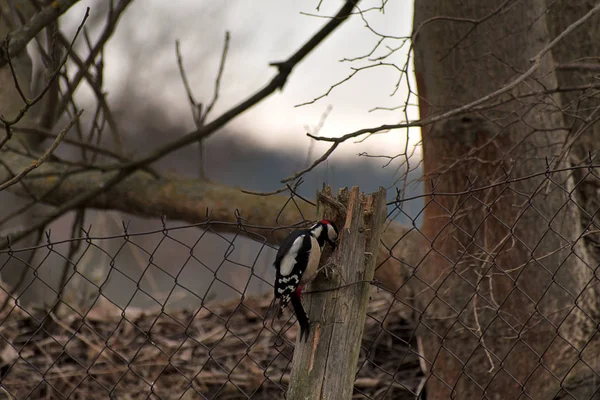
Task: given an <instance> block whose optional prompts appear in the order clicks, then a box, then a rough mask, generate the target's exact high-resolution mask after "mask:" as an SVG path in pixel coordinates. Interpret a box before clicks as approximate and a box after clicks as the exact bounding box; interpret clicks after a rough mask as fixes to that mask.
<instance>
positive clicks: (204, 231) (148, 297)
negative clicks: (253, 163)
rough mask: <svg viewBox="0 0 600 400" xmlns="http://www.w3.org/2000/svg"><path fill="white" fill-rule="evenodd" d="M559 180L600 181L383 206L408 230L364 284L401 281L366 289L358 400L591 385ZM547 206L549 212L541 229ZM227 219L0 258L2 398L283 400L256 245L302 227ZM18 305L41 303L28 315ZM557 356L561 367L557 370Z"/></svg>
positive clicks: (268, 285) (284, 380)
mask: <svg viewBox="0 0 600 400" xmlns="http://www.w3.org/2000/svg"><path fill="white" fill-rule="evenodd" d="M575 170H577V171H579V172H581V171H583V170H585V171H587V172H586V174H585V176H584V179H597V178H598V177H597V176H596V174H595V172H594V168H592V167H589V168H588V169H583V168H580V169H571V170H569V171H565V170H556V171H550V170H547V171H545V172H543V173H539V174H534V175H531V176H529V177H525V178H518V179H510V178H506V179H504V180H502V181H501V182H498V183H495V184H492V185H488V186H485V187H479V188H477V187H474V186H471V187H469V188H468V189H467V190H465V191H464V192H461V193H441V192H436V191H435V189H433V190H432V192H431V193H430V194H429V195H427V196H420V198H422V199H423V200H424V206H423V208H422V210H421V212H420V213H418V215H410V216H409V215H408V214H407V213H406V212H405V211H404V207H403V203H404V202H405V201H409V200H411V199H403V200H400V199H396V200H394V201H392V202H391V203H390V204H389V208H388V211H389V216H394V215H397V214H398V213H400V214H403V218H405V221H409V223H408V224H405V225H406V226H407V227H406V228H403V230H401V234H399V235H398V236H397V237H393V238H391V237H390V236H389V235H388V236H384V240H383V243H382V250H381V253H380V259H379V266H378V273H379V272H381V270H383V269H385V268H391V267H390V264H393V265H396V266H400V267H401V270H402V271H403V272H402V274H401V276H398V279H397V280H396V281H394V282H392V283H390V282H384V281H380V280H377V279H376V280H374V281H373V282H372V296H371V300H370V303H369V307H368V311H367V318H366V326H365V331H364V335H363V341H362V346H361V353H360V356H359V364H358V370H357V374H356V379H355V382H354V395H355V397H356V398H370V399H385V398H389V399H397V398H418V397H419V396H421V398H424V396H425V388H427V387H429V386H431V385H434V386H435V385H441V386H443V387H445V388H446V389H447V391H448V393H449V395H450V397H453V396H454V397H460V396H461V393H462V391H463V390H465V388H466V387H471V389H469V390H472V387H473V386H475V387H476V388H477V390H479V391H480V393H481V398H492V397H490V396H489V395H488V393H490V392H492V390H493V389H494V388H495V387H496V386H497V385H506V386H507V387H508V388H509V392H510V393H513V394H514V395H515V398H518V397H519V396H521V397H524V398H536V395H535V393H533V392H531V391H530V390H529V387H530V385H531V384H532V382H534V381H536V380H539V379H542V380H543V381H544V382H546V384H547V385H550V386H552V385H554V386H556V393H558V394H557V396H558V398H560V396H563V397H565V398H567V397H568V396H572V397H573V398H579V397H577V395H576V394H574V393H571V392H569V390H570V389H569V388H570V387H571V385H572V384H573V382H574V379H580V380H581V379H591V380H595V379H596V378H597V377H598V375H597V372H596V365H595V363H596V361H595V356H594V354H595V350H594V349H595V347H594V343H595V339H596V334H595V332H596V325H597V322H596V320H595V319H594V312H593V311H594V308H593V304H589V303H588V302H587V300H586V295H587V294H588V293H590V292H591V291H593V290H595V285H596V281H597V278H596V275H595V274H596V265H595V264H593V263H591V262H590V260H591V258H590V256H589V254H585V252H584V251H583V250H582V249H583V247H582V246H581V244H582V243H583V241H586V240H594V235H595V232H596V231H597V229H598V228H597V226H596V222H595V214H587V213H586V211H585V210H584V209H583V208H582V207H580V206H579V204H578V199H577V198H576V196H574V195H572V193H574V187H570V188H569V186H568V185H567V182H568V180H569V179H570V178H571V177H572V174H573V173H574V171H575ZM579 182H583V179H582V180H580V181H579ZM557 199H558V200H561V201H560V202H557V201H556V200H557ZM412 200H415V199H412ZM417 200H418V199H417ZM548 202H550V203H552V204H558V207H556V208H553V209H552V213H550V214H549V213H548V209H549V208H548ZM542 203H543V205H544V207H541V206H540V204H542ZM428 207H433V208H435V210H436V213H437V215H438V221H437V222H436V223H437V224H438V225H437V228H436V229H434V230H431V229H430V228H428V227H427V224H425V225H421V224H420V223H418V222H417V221H421V220H422V213H423V212H424V211H425V210H426V209H427V208H428ZM573 213H585V214H586V215H585V218H584V219H583V220H585V221H587V222H586V224H585V225H584V226H573V221H574V219H573ZM236 216H237V222H236V223H224V222H219V221H210V220H209V221H208V222H205V223H202V224H195V225H181V226H170V225H169V224H167V223H166V221H164V220H163V223H162V227H161V228H160V229H157V230H155V231H146V232H137V233H136V232H131V231H130V229H129V227H128V226H126V225H124V226H123V232H122V233H121V234H119V235H112V236H94V235H93V234H92V233H91V231H90V230H87V231H83V235H81V236H80V237H71V238H67V239H65V240H53V239H52V237H51V236H50V235H49V234H46V236H45V237H43V238H42V240H43V241H44V243H43V244H40V245H38V246H33V247H22V248H18V247H16V246H9V247H8V248H7V249H6V250H3V251H2V252H0V262H1V264H0V273H3V274H4V273H6V272H7V271H8V270H10V269H13V270H14V269H16V270H21V271H23V276H22V279H21V280H20V281H19V282H15V283H13V284H10V285H9V284H7V283H3V285H2V287H1V288H0V289H1V292H2V296H1V297H2V298H1V299H0V300H2V304H1V306H0V338H1V345H0V358H1V360H2V365H1V367H0V374H1V378H0V380H1V384H2V388H3V390H4V391H5V393H6V394H7V395H10V396H12V397H13V398H70V399H76V398H107V397H110V398H156V399H191V398H200V399H216V398H219V399H243V398H247V399H250V398H252V399H254V398H259V399H260V398H273V397H274V398H283V397H284V396H285V392H286V389H287V387H288V385H289V379H290V369H291V360H292V357H293V352H294V342H295V339H296V333H297V330H296V329H297V328H296V326H295V319H294V318H293V316H292V315H291V313H288V314H287V315H286V317H287V319H284V320H281V321H276V322H273V319H272V313H271V310H270V307H271V305H272V282H273V275H274V271H273V269H272V266H271V263H272V260H273V258H274V255H275V249H276V247H277V246H276V245H275V244H271V243H272V241H270V240H269V239H268V237H269V235H272V234H273V232H275V231H276V230H281V229H284V230H289V229H293V228H295V227H297V226H298V225H301V224H303V223H305V222H306V221H304V220H303V219H300V220H299V223H298V225H295V226H286V227H281V226H277V227H275V228H274V227H256V226H248V225H246V224H245V221H244V219H243V218H242V216H241V215H239V214H236ZM467 217H468V218H467ZM532 225H533V226H535V227H536V228H537V229H536V232H537V233H536V234H535V235H534V234H532V233H531V232H532V230H531V229H530V228H531V226H532ZM540 226H543V227H544V228H543V229H539V227H540ZM440 227H441V228H440ZM428 229H430V230H428ZM261 230H262V232H263V233H262V234H260V233H256V232H257V231H261ZM432 231H435V232H437V234H436V236H430V232H432ZM390 239H394V240H392V241H390ZM409 242H410V243H413V244H414V243H422V244H423V245H422V246H417V247H411V248H407V243H409ZM377 276H378V275H377ZM398 283H399V284H398ZM395 284H396V286H395V287H394V285H395ZM32 293H36V294H38V295H39V294H40V293H43V296H42V298H43V299H44V301H43V302H42V303H41V304H40V303H39V302H34V301H27V296H28V295H31V294H32ZM38 298H39V296H38ZM557 354H560V355H562V356H563V357H567V358H570V359H572V362H571V363H570V364H569V365H571V367H570V368H568V369H566V370H565V369H562V370H558V369H557V368H556V366H555V364H554V359H555V357H557ZM441 363H454V364H455V365H456V366H457V368H456V369H455V371H454V373H453V374H448V370H447V369H438V368H436V367H437V366H438V365H440V364H441ZM582 371H583V372H582ZM592 387H594V388H595V387H596V386H593V385H592ZM593 390H596V389H593ZM511 391H512V392H511ZM471 393H472V392H471ZM593 395H595V394H594V393H591V394H590V396H593ZM590 396H587V397H585V398H589V397H590Z"/></svg>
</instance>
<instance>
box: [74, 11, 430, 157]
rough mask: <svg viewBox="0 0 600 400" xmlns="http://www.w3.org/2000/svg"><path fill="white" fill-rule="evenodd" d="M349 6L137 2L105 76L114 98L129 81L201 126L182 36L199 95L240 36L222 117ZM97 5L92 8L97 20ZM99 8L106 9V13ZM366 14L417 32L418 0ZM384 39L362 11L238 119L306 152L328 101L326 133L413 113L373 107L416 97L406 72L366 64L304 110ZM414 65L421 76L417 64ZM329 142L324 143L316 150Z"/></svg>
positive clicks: (274, 142) (383, 140) (390, 144)
mask: <svg viewBox="0 0 600 400" xmlns="http://www.w3.org/2000/svg"><path fill="white" fill-rule="evenodd" d="M341 4H342V2H341V1H333V0H323V2H322V4H321V7H320V10H316V6H317V5H318V0H315V1H301V2H294V1H281V0H261V1H247V0H243V1H242V0H227V1H223V2H215V1H198V0H179V1H177V2H164V1H158V0H144V1H137V2H133V3H132V5H131V6H130V7H129V9H128V10H127V11H126V13H125V15H124V17H123V18H122V20H121V22H120V25H119V28H118V30H117V33H116V34H115V35H114V37H113V39H112V40H111V42H110V45H109V46H108V49H107V53H106V74H105V75H106V76H105V81H106V89H107V90H108V92H109V99H110V95H111V94H112V95H115V93H118V92H119V91H120V90H122V89H123V88H125V87H132V88H135V90H136V91H137V92H138V93H137V94H138V95H139V96H140V97H141V98H144V99H148V101H155V102H158V103H159V104H164V107H165V109H167V110H168V114H169V116H170V117H172V118H174V119H178V120H184V121H186V124H187V128H189V129H192V128H193V123H192V120H191V117H190V113H189V108H188V107H187V103H186V101H187V100H186V97H185V92H184V90H183V86H182V84H181V82H180V78H179V72H178V69H177V65H176V61H175V40H176V39H179V40H180V41H181V49H182V53H183V55H184V63H185V67H186V70H187V73H188V77H189V80H190V83H191V86H192V87H193V89H194V90H195V95H196V98H197V99H198V100H200V101H208V100H209V99H210V98H211V96H212V91H213V86H214V77H215V75H216V71H217V68H218V64H219V58H220V53H221V49H222V46H223V41H224V34H225V31H226V30H228V31H229V32H230V34H231V42H230V49H229V55H228V59H227V64H226V67H225V73H224V76H223V80H222V85H221V96H220V100H219V102H218V103H217V106H216V107H215V110H214V111H215V112H214V113H213V117H214V116H216V115H218V113H220V112H222V111H225V110H226V109H228V108H229V107H231V106H232V105H234V104H237V103H239V102H240V101H242V100H243V99H245V98H246V97H248V96H249V95H250V94H252V93H254V92H255V91H256V90H257V89H259V88H261V87H262V86H264V85H265V84H266V83H267V82H268V81H269V80H270V79H271V78H272V77H273V76H274V74H275V70H274V69H273V68H270V67H269V66H268V64H269V62H272V61H280V60H284V59H286V58H287V57H289V56H290V55H291V54H292V53H293V52H294V51H295V50H297V49H298V48H299V47H300V46H301V45H302V44H303V43H304V42H305V41H306V40H307V39H308V38H309V37H310V36H311V35H312V34H313V33H314V32H316V31H317V30H318V29H319V28H320V27H321V26H322V25H323V24H324V23H325V22H326V21H327V20H326V19H324V18H319V17H318V16H323V17H326V16H330V15H333V14H334V13H335V12H336V11H337V9H338V8H339V7H340V5H341ZM87 5H92V6H93V2H92V1H91V0H89V1H82V2H81V4H78V5H77V6H76V8H74V9H73V10H72V11H71V12H70V14H69V16H70V17H71V18H74V20H71V22H73V23H75V20H76V19H77V18H79V17H80V16H81V15H83V12H84V7H85V6H87ZM380 5H381V0H379V1H371V2H363V3H361V7H362V9H367V8H369V7H371V6H380ZM94 9H95V7H93V8H92V10H91V13H92V18H93V17H94ZM97 13H98V14H100V12H99V10H98V11H97ZM302 13H310V14H316V15H318V16H308V15H303V14H302ZM365 17H366V18H367V20H368V21H369V24H370V25H371V27H372V28H374V29H375V30H376V31H378V32H381V33H384V34H387V35H391V36H395V37H403V36H408V35H410V32H411V24H412V1H402V0H396V1H390V2H388V3H387V4H386V6H385V12H384V13H382V12H380V11H372V12H369V13H366V15H365ZM100 26H101V25H100ZM378 40H379V37H378V36H376V35H375V34H373V33H372V32H371V31H370V30H369V29H368V28H366V27H365V23H364V21H363V20H362V19H361V18H360V16H358V15H356V16H353V17H352V18H351V19H350V20H349V21H347V22H346V23H345V24H343V25H342V26H341V27H340V28H338V29H337V30H336V31H335V32H334V33H333V35H331V36H330V37H329V39H327V41H326V42H325V43H323V44H322V45H321V46H319V47H318V48H317V49H316V50H315V51H314V52H313V53H311V54H310V55H309V56H308V58H306V59H305V60H304V61H303V62H302V63H301V64H300V65H299V67H298V68H297V69H296V70H295V71H294V73H293V74H292V75H291V76H290V79H289V80H288V84H287V85H286V87H285V90H284V92H283V93H277V94H275V95H273V96H272V97H270V98H269V99H267V100H266V101H263V102H262V103H261V104H260V105H259V106H257V107H255V108H253V109H252V110H250V111H248V112H246V114H244V115H242V116H241V117H239V118H237V119H236V120H235V121H233V122H231V123H230V125H229V126H230V127H233V128H236V129H235V130H236V131H241V132H245V133H247V134H248V135H252V137H253V138H255V139H256V141H257V142H259V143H260V144H262V145H264V146H267V147H269V148H274V149H281V150H282V151H285V152H291V151H293V152H297V151H301V152H303V153H304V154H305V153H306V149H307V147H308V145H309V139H308V138H307V137H306V136H304V133H305V132H306V128H305V126H306V125H310V126H314V125H316V124H317V123H318V122H319V120H320V119H321V116H322V115H323V113H324V112H325V111H326V110H327V109H328V107H329V106H332V109H331V112H330V113H329V116H328V118H327V120H326V123H325V125H324V127H323V129H322V130H321V135H324V136H339V135H343V134H345V133H348V132H351V131H354V130H357V129H361V128H365V127H369V126H377V125H380V124H384V123H396V122H400V121H401V120H404V118H405V117H404V114H403V110H402V109H399V110H397V111H375V112H369V110H371V109H372V108H374V107H378V106H379V107H395V106H400V105H402V104H404V102H405V101H406V99H407V93H408V91H407V88H406V77H402V83H401V85H400V88H399V90H398V91H397V93H396V94H395V95H394V96H390V94H391V93H392V91H393V89H394V87H395V85H396V82H397V80H398V78H399V77H400V74H399V72H398V71H397V70H395V69H394V68H392V67H386V66H380V67H376V68H372V69H369V70H365V71H361V72H359V73H358V74H356V75H355V76H354V77H353V78H352V79H351V80H350V81H349V82H346V83H344V84H343V85H341V86H340V87H337V88H335V89H334V90H333V91H332V92H331V93H330V94H329V95H328V96H327V97H326V98H324V99H321V100H320V101H318V102H316V103H315V104H312V105H308V106H304V107H295V106H296V105H297V104H300V103H304V102H306V101H310V100H312V99H314V98H315V97H317V96H320V95H321V94H323V93H325V92H326V91H327V90H328V89H329V87H330V86H331V85H333V84H335V83H336V82H338V81H340V80H342V79H344V78H346V77H347V76H348V75H349V74H350V73H351V72H352V69H351V67H360V66H364V65H368V64H372V62H369V61H357V62H352V63H351V62H341V61H340V60H342V59H344V58H353V57H357V56H361V55H365V54H368V53H369V52H370V51H371V50H372V48H373V46H374V45H375V44H376V43H377V41H378ZM401 43H402V42H401V40H394V39H387V40H386V41H385V42H384V43H383V46H381V49H380V50H379V51H377V52H376V53H375V54H374V56H376V55H381V54H384V53H386V52H387V51H388V50H387V48H386V46H389V47H398V46H399V45H400V44H401ZM408 45H409V44H408V43H406V44H405V45H404V47H403V48H402V49H401V50H399V51H397V52H396V53H395V54H394V56H393V57H391V58H389V59H388V60H387V61H388V62H393V63H395V64H396V65H398V66H399V67H402V66H403V65H404V63H405V60H406V54H407V50H408ZM410 72H411V75H410V79H411V80H412V79H413V77H412V67H411V68H410ZM412 87H413V88H414V83H413V84H412ZM413 102H414V99H413ZM409 117H410V118H411V119H416V118H417V117H418V113H417V110H416V108H413V109H411V110H410V114H409ZM406 135H407V132H406V130H397V131H394V132H390V133H386V134H384V135H378V137H372V138H369V139H368V141H367V142H366V143H363V144H347V145H344V146H341V147H340V150H339V152H340V155H341V154H344V155H346V156H349V157H350V156H351V155H352V154H356V153H358V152H362V151H368V152H369V153H372V154H375V153H377V154H387V155H394V154H395V153H397V152H398V150H399V149H402V148H403V145H404V141H405V138H406ZM418 137H419V134H418V130H414V131H412V132H411V142H412V143H415V142H417V141H418ZM324 148H325V147H324V146H321V145H320V144H319V145H317V147H316V148H315V150H317V151H320V150H323V149H324Z"/></svg>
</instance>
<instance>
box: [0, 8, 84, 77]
mask: <svg viewBox="0 0 600 400" xmlns="http://www.w3.org/2000/svg"><path fill="white" fill-rule="evenodd" d="M78 1H79V0H55V1H53V2H52V3H51V4H50V5H49V6H46V7H44V8H43V9H42V10H41V11H39V12H38V13H37V14H35V15H34V16H33V17H32V18H31V20H29V22H27V24H25V25H24V26H22V27H21V28H19V29H18V30H17V31H15V32H12V33H10V34H9V35H8V39H9V44H8V50H5V49H2V50H0V68H2V67H4V66H5V65H6V64H7V63H8V58H9V56H16V55H17V54H19V53H20V52H21V51H23V50H24V49H25V47H27V44H28V43H29V42H30V41H31V39H33V38H34V37H35V36H36V35H37V34H38V33H40V32H41V30H42V29H44V28H45V27H46V26H48V25H49V24H50V23H51V22H53V21H55V20H56V19H57V18H58V17H60V16H61V15H62V14H64V13H65V12H66V11H67V10H68V9H69V8H70V7H71V6H72V5H73V4H75V3H77V2H78Z"/></svg>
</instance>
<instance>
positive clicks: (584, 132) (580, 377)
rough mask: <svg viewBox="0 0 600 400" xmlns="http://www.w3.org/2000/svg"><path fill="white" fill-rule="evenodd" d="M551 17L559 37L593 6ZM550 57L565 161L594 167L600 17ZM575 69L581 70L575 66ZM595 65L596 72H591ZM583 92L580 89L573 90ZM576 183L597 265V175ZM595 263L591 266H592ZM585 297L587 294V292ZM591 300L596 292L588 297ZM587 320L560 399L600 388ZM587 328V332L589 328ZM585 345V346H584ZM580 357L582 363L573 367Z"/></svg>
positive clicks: (573, 4) (598, 138)
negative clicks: (564, 139) (559, 106)
mask: <svg viewBox="0 0 600 400" xmlns="http://www.w3.org/2000/svg"><path fill="white" fill-rule="evenodd" d="M546 3H547V7H548V8H549V12H548V13H547V14H546V15H547V17H546V19H547V23H548V30H549V31H550V35H551V37H556V36H557V35H558V34H560V32H562V31H563V30H565V29H566V28H567V27H569V26H570V25H571V24H573V22H575V21H577V20H578V19H579V18H581V17H582V16H583V15H585V14H586V13H587V12H588V11H589V10H591V9H593V8H594V7H595V6H596V5H597V2H596V1H592V0H575V1H572V0H571V1H565V0H562V1H557V2H555V1H550V0H547V1H546ZM552 55H553V57H554V60H555V62H556V64H557V71H556V78H557V83H558V87H559V88H561V90H559V91H558V96H559V98H560V102H561V104H562V107H563V118H564V119H565V122H566V124H567V127H568V129H569V145H568V147H567V148H566V149H565V151H564V155H565V157H568V159H569V161H570V162H571V163H572V164H573V165H588V164H589V163H591V162H593V163H595V164H598V161H599V160H600V157H599V156H598V149H599V146H598V144H599V143H600V124H598V123H597V119H598V117H599V116H600V115H598V110H599V107H600V96H599V95H598V88H599V87H598V86H599V85H598V71H599V70H600V14H596V15H595V16H593V17H592V18H591V19H590V20H589V21H588V22H587V23H586V25H585V26H583V27H580V28H579V29H576V30H575V31H573V33H572V34H570V35H569V37H568V38H567V40H564V41H561V42H560V43H559V44H558V45H557V46H555V47H554V48H553V49H552ZM577 64H579V66H577ZM594 66H596V68H597V69H593V67H594ZM575 87H581V88H582V89H580V90H571V89H572V88H575ZM573 176H574V178H575V182H578V184H577V186H576V188H575V191H574V193H575V196H576V199H577V201H578V204H580V205H581V206H582V212H581V216H582V219H581V227H580V229H581V230H582V232H585V234H586V235H585V236H584V240H585V244H586V245H587V247H588V249H589V251H590V253H591V255H592V257H593V259H594V260H600V247H598V243H600V235H598V234H597V233H594V232H597V231H598V227H600V218H599V217H598V216H597V210H598V209H600V197H599V196H598V193H599V190H600V180H598V178H597V176H598V175H597V172H596V173H592V174H590V171H589V170H588V169H587V168H586V169H579V170H575V171H573ZM595 265H597V264H596V262H595V263H594V264H592V268H593V267H595ZM597 283H598V280H597V278H596V277H595V276H594V277H592V281H590V284H589V286H590V287H591V288H595V286H597ZM587 292H591V289H590V290H588V291H587ZM586 295H588V296H594V295H595V291H594V292H591V293H586ZM593 299H594V300H595V302H594V303H593V304H592V306H593V310H594V311H595V310H597V309H598V304H597V302H598V297H593ZM588 313H589V315H588V316H587V317H588V318H587V319H589V321H586V322H587V324H585V326H587V327H588V329H587V330H584V331H582V332H581V335H580V337H579V338H578V339H579V341H578V346H577V350H576V351H575V350H574V349H573V350H571V351H570V352H569V353H570V354H569V356H570V358H571V362H572V363H576V365H575V367H574V368H573V370H572V371H570V372H569V374H568V376H567V378H566V379H565V384H564V386H565V391H563V392H564V393H563V394H564V395H565V396H564V398H569V396H566V393H568V394H570V395H572V396H574V397H575V398H577V399H579V398H586V399H587V398H590V397H591V396H592V395H594V394H595V396H596V397H594V398H597V397H600V395H599V394H598V393H596V391H597V390H598V387H599V386H600V379H598V373H599V372H600V360H598V341H597V340H596V338H595V336H594V334H595V333H596V332H597V329H596V326H597V325H598V323H599V322H600V319H598V318H597V314H598V313H597V312H593V311H592V312H590V311H588ZM589 328H591V329H589ZM588 342H589V343H588ZM578 357H581V359H582V360H583V362H577V358H578Z"/></svg>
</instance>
